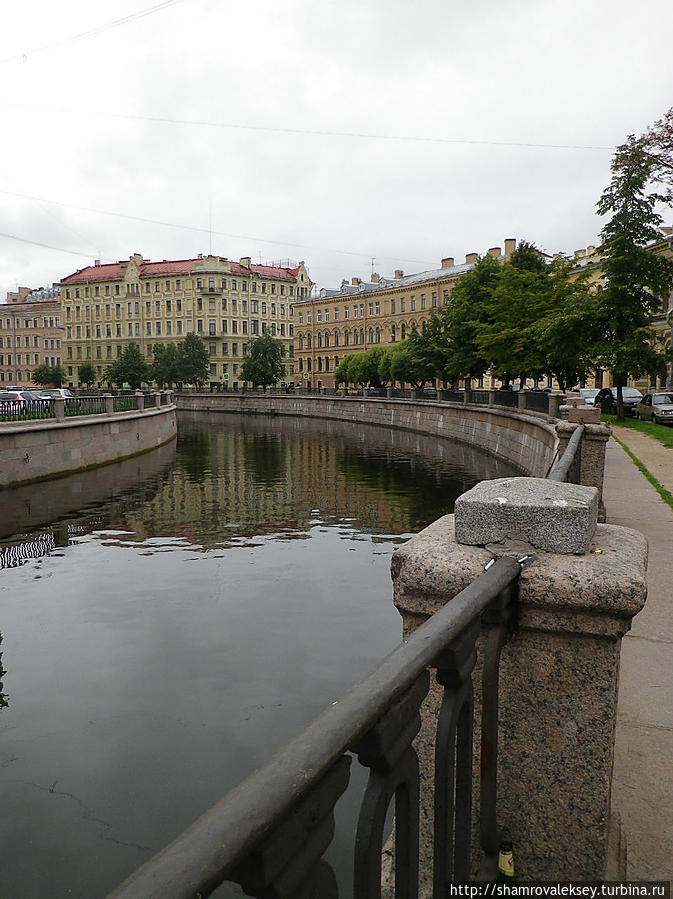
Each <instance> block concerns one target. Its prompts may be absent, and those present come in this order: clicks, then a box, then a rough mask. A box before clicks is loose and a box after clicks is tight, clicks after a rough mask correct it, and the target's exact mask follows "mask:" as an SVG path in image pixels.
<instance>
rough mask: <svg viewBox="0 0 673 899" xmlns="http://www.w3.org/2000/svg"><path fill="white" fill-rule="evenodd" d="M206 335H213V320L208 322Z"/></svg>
mask: <svg viewBox="0 0 673 899" xmlns="http://www.w3.org/2000/svg"><path fill="white" fill-rule="evenodd" d="M208 333H209V334H213V335H214V334H215V319H214V318H211V319H209V320H208Z"/></svg>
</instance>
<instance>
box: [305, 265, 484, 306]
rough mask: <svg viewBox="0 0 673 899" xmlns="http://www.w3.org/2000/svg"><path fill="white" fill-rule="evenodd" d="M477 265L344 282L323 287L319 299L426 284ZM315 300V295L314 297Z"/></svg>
mask: <svg viewBox="0 0 673 899" xmlns="http://www.w3.org/2000/svg"><path fill="white" fill-rule="evenodd" d="M474 266H475V263H474V262H464V263H462V264H461V265H449V266H445V267H443V268H436V269H431V270H429V271H425V272H417V273H416V274H414V275H404V276H403V277H401V278H381V279H380V280H379V281H362V282H360V283H359V284H344V285H343V287H340V288H339V287H337V288H323V289H322V290H321V291H320V297H319V299H323V300H327V299H329V300H333V299H336V298H337V297H347V296H352V295H353V294H363V293H377V292H378V291H380V290H387V289H389V288H391V287H406V286H408V285H409V286H411V285H414V284H425V283H427V282H428V281H439V280H441V279H443V278H450V277H451V276H453V275H462V274H464V273H465V272H469V271H470V269H473V268H474ZM312 299H313V300H315V297H313V298H312Z"/></svg>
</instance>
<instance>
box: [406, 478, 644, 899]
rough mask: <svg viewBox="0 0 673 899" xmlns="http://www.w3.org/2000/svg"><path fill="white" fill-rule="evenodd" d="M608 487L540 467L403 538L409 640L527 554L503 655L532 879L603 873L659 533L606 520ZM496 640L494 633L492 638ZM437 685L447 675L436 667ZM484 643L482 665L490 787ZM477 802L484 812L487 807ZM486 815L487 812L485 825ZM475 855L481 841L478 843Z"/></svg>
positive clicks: (426, 820) (511, 763)
mask: <svg viewBox="0 0 673 899" xmlns="http://www.w3.org/2000/svg"><path fill="white" fill-rule="evenodd" d="M597 514H598V490H597V488H596V487H584V486H580V485H572V484H556V483H553V482H550V481H547V480H543V479H536V478H509V479H499V480H496V481H485V482H482V483H481V484H478V485H477V487H475V488H473V490H471V491H468V493H466V494H464V495H463V496H462V497H460V498H459V499H458V501H457V503H456V509H455V516H454V515H447V516H445V517H444V518H441V519H439V520H438V521H436V522H434V523H433V524H431V525H430V526H429V527H428V528H426V529H425V530H424V531H421V532H420V533H419V534H417V535H416V536H415V537H413V538H412V539H411V540H409V541H408V543H406V544H405V545H404V546H402V547H400V549H398V550H397V551H396V552H395V554H394V556H393V561H392V575H393V583H394V600H395V605H396V606H397V608H398V610H399V611H400V613H401V615H402V618H403V629H404V635H405V637H408V635H409V634H410V633H411V632H413V631H414V630H415V629H416V627H417V626H418V625H419V624H421V623H422V622H423V621H424V620H425V619H426V618H428V617H429V616H430V615H432V614H433V613H434V612H435V611H437V610H438V609H439V608H441V606H443V605H444V604H445V603H446V602H450V601H451V599H452V598H453V597H454V596H455V595H456V594H457V593H458V592H460V591H461V590H462V589H463V588H465V587H466V586H467V585H468V584H469V583H471V582H472V581H473V580H475V578H477V577H478V576H479V575H480V574H481V573H482V572H483V570H484V566H485V565H486V564H487V563H488V562H489V561H490V560H491V559H492V558H494V557H495V556H500V555H511V554H516V556H517V558H521V557H522V556H526V555H527V556H528V557H529V558H528V560H527V561H526V562H525V563H524V565H523V570H522V573H521V576H520V579H519V580H520V583H519V598H518V621H517V625H516V628H515V631H514V633H513V635H512V638H511V640H510V641H509V642H508V643H507V644H506V646H505V648H504V651H503V654H502V657H501V664H500V690H499V754H498V806H497V817H498V825H499V827H501V828H507V830H508V831H509V833H510V834H511V836H512V840H513V845H514V855H515V864H516V867H517V874H518V876H519V877H520V879H522V880H529V879H535V880H549V881H555V880H568V879H577V880H596V879H601V878H603V877H604V874H605V871H606V866H607V864H608V821H609V817H610V788H611V779H612V763H613V749H614V733H615V722H616V711H617V689H618V682H619V652H620V642H621V638H622V636H623V635H624V633H626V631H627V630H628V629H629V627H630V623H631V618H632V617H633V616H634V615H635V614H636V613H637V612H638V611H639V610H640V609H641V608H642V606H643V603H644V601H645V597H646V585H645V568H646V560H647V544H646V541H645V539H644V537H642V535H640V534H639V533H638V532H636V531H633V530H630V529H627V528H619V527H614V526H611V525H605V524H597V523H596V520H597ZM480 639H483V638H480ZM433 682H434V678H433ZM480 694H481V649H479V652H478V660H477V667H476V669H475V700H476V702H475V707H476V711H475V719H476V720H475V743H474V746H475V763H474V771H475V775H474V782H475V789H477V788H478V777H479V732H480ZM440 699H441V693H440V688H439V687H438V686H437V685H436V684H434V683H433V686H432V687H431V691H430V694H429V696H428V699H427V701H426V703H425V705H424V708H423V719H424V724H423V728H422V730H421V732H420V734H419V736H418V738H417V744H416V745H417V750H418V753H419V757H420V760H421V779H422V786H421V792H422V810H421V851H422V859H421V869H422V872H423V873H422V877H421V891H420V895H421V896H422V897H429V896H431V895H432V892H431V868H432V859H431V855H432V816H433V811H432V809H433V796H432V789H433V779H434V775H433V766H434V733H435V730H436V718H437V713H438V707H439V702H440ZM478 810H479V807H478V803H477V802H476V801H475V802H474V806H473V818H474V819H477V818H478ZM477 832H478V821H477V820H475V833H477ZM473 846H474V853H473V854H474V856H475V858H474V862H475V866H476V864H477V863H478V861H479V859H478V858H477V856H478V847H477V843H476V838H475V839H474V840H473Z"/></svg>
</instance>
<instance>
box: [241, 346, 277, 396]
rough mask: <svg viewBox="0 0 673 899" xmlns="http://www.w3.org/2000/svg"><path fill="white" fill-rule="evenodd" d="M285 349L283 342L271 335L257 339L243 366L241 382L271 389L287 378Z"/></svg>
mask: <svg viewBox="0 0 673 899" xmlns="http://www.w3.org/2000/svg"><path fill="white" fill-rule="evenodd" d="M284 355H285V347H284V346H283V342H282V341H281V340H276V339H275V338H274V337H271V335H270V334H264V335H263V336H262V337H256V338H255V339H254V340H253V341H252V342H251V343H250V348H249V352H248V355H247V356H246V358H245V359H244V360H243V365H242V366H241V380H242V381H250V383H251V384H252V386H253V387H257V386H261V387H269V386H270V385H272V384H277V383H278V382H279V381H282V379H283V378H284V377H285V366H284V365H283V356H284Z"/></svg>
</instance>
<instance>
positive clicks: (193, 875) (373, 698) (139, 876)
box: [109, 558, 520, 899]
mask: <svg viewBox="0 0 673 899" xmlns="http://www.w3.org/2000/svg"><path fill="white" fill-rule="evenodd" d="M519 572H520V564H519V563H518V562H517V561H516V560H514V559H511V558H502V559H500V560H498V561H497V562H495V563H494V564H492V565H491V566H490V567H489V569H488V570H487V571H486V572H485V573H484V574H482V575H481V576H480V577H479V578H477V579H476V580H475V581H474V582H473V583H471V584H470V585H469V586H468V587H466V588H465V589H464V590H462V591H461V592H460V593H459V594H458V595H457V596H455V597H454V598H453V599H452V601H451V602H450V603H447V604H446V605H445V606H444V607H443V608H442V609H440V610H439V611H438V612H436V613H435V614H434V615H433V616H432V617H431V618H429V619H428V620H427V621H426V622H425V623H424V624H422V625H421V626H420V627H419V628H418V629H417V630H416V631H415V632H414V633H413V634H412V635H411V637H410V638H409V640H408V641H407V642H406V643H402V644H400V645H399V646H398V647H397V648H396V649H395V650H393V652H392V653H390V655H388V656H387V657H386V658H385V659H384V660H383V662H381V664H380V665H379V666H378V667H377V668H376V669H375V670H374V672H372V674H370V675H369V676H368V677H367V678H365V680H363V681H362V682H361V683H360V684H358V685H357V686H356V687H354V688H353V689H352V690H351V691H350V692H348V693H347V694H346V695H345V696H343V697H342V698H341V699H340V700H338V701H337V702H335V703H334V704H333V705H332V706H331V707H330V708H328V709H327V710H326V711H324V712H323V713H322V714H321V715H319V716H318V717H317V718H316V719H314V721H313V722H312V723H311V724H309V726H308V727H307V728H306V729H305V730H304V731H303V732H302V733H301V734H299V736H297V737H295V738H294V739H293V740H292V741H291V742H290V743H288V744H287V745H286V746H285V747H284V748H283V749H281V750H280V752H279V753H278V754H277V755H276V756H275V757H274V758H273V759H272V760H271V761H270V762H268V763H267V764H266V765H265V766H264V767H263V768H261V769H260V770H258V771H257V772H256V773H254V774H252V775H251V776H250V777H249V778H248V779H247V780H245V781H243V783H241V784H240V785H239V786H238V787H236V788H235V789H234V790H233V791H232V792H231V793H230V794H229V795H228V796H226V797H225V798H224V799H223V800H221V801H220V802H219V803H217V805H215V806H213V807H212V808H211V809H210V810H209V811H207V812H206V813H205V814H204V815H202V816H201V817H200V818H199V819H198V820H197V821H196V822H194V824H192V825H191V827H189V828H188V829H187V830H186V831H185V832H184V833H183V834H181V835H180V836H179V837H178V838H177V839H176V840H175V841H174V842H173V843H171V844H170V845H169V846H168V847H166V848H165V849H164V850H162V851H161V852H159V853H158V854H157V855H156V856H154V858H152V859H150V860H149V861H148V862H147V863H146V864H145V865H144V866H143V867H141V868H140V869H139V870H138V871H137V872H136V873H135V874H133V875H131V877H130V878H128V880H127V881H125V883H124V884H122V885H121V886H120V887H118V888H117V889H115V890H114V891H113V892H112V893H111V894H110V896H109V899H149V897H161V899H192V897H194V896H203V897H205V896H208V895H210V894H211V893H212V892H213V890H215V889H216V888H217V887H218V886H219V885H220V884H221V883H223V882H224V881H225V880H235V881H237V882H244V883H245V885H246V886H245V888H246V892H248V890H249V889H252V890H253V891H252V892H250V893H249V895H267V893H266V892H263V890H264V889H266V888H267V884H268V882H269V881H268V880H267V881H265V883H264V884H262V886H257V887H256V888H255V886H254V883H255V882H256V879H258V878H259V877H260V876H264V875H263V874H260V873H259V867H260V865H261V868H264V869H265V870H266V868H267V865H268V867H269V868H270V869H271V870H272V871H273V870H274V865H275V866H276V867H277V866H278V864H280V863H278V862H277V861H274V860H273V858H274V856H273V853H272V851H271V849H269V848H268V847H269V845H272V844H273V840H274V831H277V830H278V829H283V828H285V829H284V830H283V837H282V840H281V842H282V853H283V855H284V861H283V862H282V864H281V867H282V866H283V865H285V864H286V863H287V861H288V859H287V856H288V853H291V852H292V851H295V852H296V853H299V851H300V849H304V850H305V848H306V847H305V846H304V843H305V841H306V835H304V834H303V833H302V834H300V833H294V831H293V834H294V837H295V842H296V843H297V845H294V844H293V845H288V836H287V830H288V829H292V828H294V830H296V829H297V827H298V825H297V823H296V819H298V818H299V819H301V808H302V801H303V800H304V801H306V798H308V799H310V798H311V795H312V792H315V793H317V794H318V797H319V798H321V795H322V794H324V791H325V790H328V791H330V790H331V792H330V793H329V797H328V798H327V799H325V798H324V797H323V799H322V801H323V804H325V803H326V804H327V805H328V808H327V810H326V811H325V810H323V812H321V815H322V817H330V816H331V811H332V807H333V805H334V803H335V802H336V800H337V799H338V796H339V795H341V793H342V792H343V789H345V784H346V783H347V778H348V775H347V772H346V773H344V771H342V770H341V768H340V767H339V766H341V767H343V768H344V769H346V768H347V764H346V761H345V760H343V756H344V753H345V752H346V751H347V750H352V751H355V752H358V753H359V756H360V761H361V762H362V763H363V764H365V765H366V766H367V767H370V768H371V769H372V777H373V776H374V774H375V773H376V772H378V775H379V777H380V776H381V771H383V772H384V774H385V778H387V782H389V781H390V778H391V777H392V778H393V780H394V778H395V777H397V778H398V780H394V783H397V784H398V789H402V787H404V788H405V789H407V788H408V789H409V790H410V791H411V793H413V783H412V781H413V776H412V775H409V774H408V769H409V766H411V769H413V767H414V763H415V764H416V766H417V760H416V756H415V752H414V751H413V749H411V746H410V743H411V740H412V739H413V737H414V736H415V734H416V732H417V731H418V727H420V719H418V724H417V725H416V724H415V722H416V719H417V717H418V706H419V705H420V702H422V700H423V698H424V695H425V692H427V689H428V685H427V683H423V678H424V676H425V674H424V673H425V671H426V668H427V667H428V666H433V665H434V666H435V667H437V668H438V669H440V670H439V671H438V680H439V681H440V683H443V684H448V686H447V688H446V692H447V693H450V692H451V689H455V686H456V677H457V676H458V674H457V670H454V669H453V668H452V667H451V665H452V662H451V661H450V660H449V657H450V656H451V653H447V650H448V649H450V648H451V649H454V648H455V652H454V653H453V655H455V656H460V657H461V659H462V661H461V663H460V677H462V678H463V679H465V678H467V682H468V683H469V682H470V681H471V673H470V670H469V666H468V670H467V673H466V670H465V661H464V659H465V655H464V653H465V648H464V647H463V646H462V643H461V641H462V642H464V641H465V640H466V639H468V638H469V639H468V642H469V641H471V645H469V646H468V647H467V649H468V653H469V654H473V652H474V640H475V639H476V636H477V633H478V630H479V628H478V622H479V620H480V616H481V615H482V613H483V612H484V611H485V610H486V609H487V608H488V607H489V606H491V604H492V603H493V602H494V600H496V598H497V597H503V599H502V601H501V603H500V604H499V605H498V604H497V603H496V606H498V608H497V609H496V612H495V618H494V619H493V620H492V621H491V623H492V624H497V625H498V626H500V627H501V628H503V632H504V630H506V628H507V621H508V620H509V617H511V614H510V615H508V614H505V615H504V617H503V614H502V609H503V608H504V607H508V608H509V609H510V613H511V603H510V599H511V595H510V594H511V590H510V588H511V586H512V585H514V584H515V583H516V581H517V579H518V576H519ZM508 604H509V605H508ZM491 617H493V616H491ZM475 625H477V627H476V630H475ZM459 647H460V651H459ZM461 652H462V655H461ZM447 672H448V674H447ZM440 673H444V674H445V675H446V676H445V677H444V678H440V676H439V675H440ZM461 689H462V687H461ZM461 701H462V702H465V700H461ZM461 709H462V706H460V707H458V706H457V712H455V714H457V713H458V712H461ZM484 713H485V714H486V707H485V708H484ZM451 714H454V712H452V713H451ZM489 714H490V715H493V714H495V721H496V728H497V704H496V708H495V709H492V708H491V709H490V711H489ZM387 716H392V719H393V720H388V718H387ZM470 728H471V725H470ZM469 752H470V757H471V747H470V750H469ZM487 754H490V755H493V753H492V752H489V753H487ZM410 760H411V761H410ZM414 760H415V761H414ZM402 768H404V771H405V772H406V773H405V774H401V773H400V770H401V769H402ZM467 768H468V769H469V768H471V764H468V765H467ZM462 770H463V773H465V770H466V766H465V764H463V768H462ZM415 776H416V789H417V780H418V774H417V771H416V775H415ZM335 777H336V779H337V780H339V779H342V778H343V777H345V783H343V784H342V783H339V784H337V785H336V786H334V784H333V783H331V782H330V783H329V784H328V781H330V779H331V780H332V781H333V780H334V778H335ZM326 785H327V786H326ZM388 786H389V783H388ZM386 789H388V787H386ZM321 791H322V793H321ZM370 791H373V792H374V793H375V792H376V789H375V788H374V787H372V786H371V781H370V787H368V790H367V793H366V795H365V801H364V802H363V813H364V808H365V804H366V803H369V805H368V809H369V813H370V814H371V807H372V802H373V799H372V795H369V797H368V795H367V794H370ZM386 795H387V799H388V802H389V801H390V795H389V794H386ZM451 795H453V792H451ZM377 801H378V800H377ZM315 802H317V800H314V803H315ZM410 805H413V803H412V802H411V801H410ZM376 807H377V809H378V806H376ZM298 808H299V811H297V809H298ZM386 808H387V803H386ZM494 811H495V810H493V813H494ZM291 812H292V813H293V815H294V817H293V818H292V819H291V820H290V825H287V824H286V821H287V818H288V815H289V814H290V813H291ZM383 814H384V817H385V808H384V810H383ZM446 814H447V815H449V814H450V815H452V814H453V810H452V809H451V810H449V811H447V812H446ZM315 815H316V813H315V811H314V812H313V816H312V817H311V823H310V827H309V829H308V833H309V834H313V833H314V831H315V832H317V831H318V830H319V828H318V824H320V823H321V822H318V824H316V822H315ZM416 816H417V807H416ZM456 816H458V811H456ZM397 817H398V818H400V819H401V818H404V817H405V816H404V815H398V816H397ZM468 819H469V814H468ZM321 820H322V819H321ZM362 822H363V816H361V824H360V827H359V828H358V839H359V840H360V835H361V829H362V833H367V834H369V830H368V828H367V821H365V824H364V825H363V823H362ZM440 824H441V822H440ZM382 826H383V821H382V820H381V827H382ZM405 826H406V827H408V828H409V833H411V834H412V835H413V831H414V826H413V822H409V821H407V822H406V824H405V823H404V822H403V821H401V820H398V821H397V822H396V828H397V834H398V840H400V839H402V838H404V835H405V834H404V833H401V829H402V830H403V829H404V827H405ZM415 826H416V836H417V827H418V822H417V820H416V825H415ZM438 826H439V825H438ZM371 827H372V828H373V832H374V834H376V833H378V831H376V828H375V827H374V825H371ZM465 831H466V826H465V821H463V827H462V832H461V833H460V834H458V835H457V837H456V845H457V844H458V842H460V843H461V846H463V847H467V849H466V851H467V852H468V853H469V842H470V841H469V833H468V834H466V832H465ZM467 831H469V820H468V823H467ZM330 838H331V837H328V839H327V843H329V839H330ZM279 839H280V838H279ZM260 844H263V846H264V847H266V848H263V849H260ZM398 846H399V842H398ZM324 848H325V846H322V845H320V846H318V849H317V851H316V852H314V854H313V856H312V857H310V858H309V859H308V861H307V860H306V859H305V858H302V860H301V862H302V864H303V865H304V867H303V868H301V870H302V871H304V868H305V867H306V866H307V865H308V870H309V873H310V872H311V871H313V870H314V866H315V865H319V866H322V867H320V874H321V875H324V874H325V870H326V869H328V867H329V866H327V865H326V863H325V862H324V861H321V856H322V851H323V850H324ZM255 850H257V851H258V852H260V853H262V854H263V855H264V858H265V860H266V863H265V864H261V862H257V863H256V864H255V865H253V869H252V870H253V873H252V874H251V869H250V868H247V869H246V866H245V864H243V863H244V861H245V859H246V857H247V856H249V855H250V854H251V853H253V852H254V851H255ZM279 851H280V850H279ZM356 851H357V850H356ZM373 851H374V852H378V853H380V851H381V847H380V845H379V846H378V848H377V847H376V846H374V847H373ZM360 852H361V854H362V855H363V856H364V857H367V856H368V852H369V848H368V847H367V846H365V847H364V849H362V847H360ZM264 853H265V854H264ZM412 855H413V847H412ZM270 859H271V860H270ZM417 863H418V848H417V847H416V865H417ZM441 863H442V864H444V865H446V859H445V858H443V859H441ZM410 864H411V868H410V869H409V870H410V871H411V873H410V874H409V873H408V875H407V876H409V877H410V878H411V879H413V860H412V862H411V863H410ZM300 867H301V865H300ZM365 867H368V869H371V867H372V866H371V864H369V865H367V866H365ZM374 867H375V866H374ZM468 868H469V862H467V863H466V862H465V860H464V859H463V861H462V862H461V867H460V870H461V871H462V873H463V876H469V875H468V874H467V873H466V872H467V870H468ZM293 871H294V869H293ZM304 874H305V872H304ZM304 874H302V875H301V876H302V877H303V876H304ZM294 875H295V876H299V875H297V874H296V871H294ZM269 876H271V875H269ZM311 876H314V875H313V874H312V875H311ZM315 876H316V877H317V876H319V875H318V874H315ZM330 877H331V878H332V879H331V880H330V879H329V878H328V881H325V882H329V883H333V874H331V875H330ZM360 877H361V878H364V879H361V881H359V882H360V883H361V886H360V887H357V886H356V895H358V896H369V895H374V894H375V887H374V886H373V885H372V888H371V889H372V892H370V891H368V889H367V887H366V886H364V887H363V886H362V884H365V883H368V882H369V881H367V880H366V875H363V874H361V875H360ZM246 878H247V880H246ZM251 878H252V879H251ZM411 879H410V882H411ZM321 882H322V881H321ZM251 883H252V886H250V884H251ZM357 883H358V875H357V865H356V884H357ZM255 889H257V890H259V892H255ZM317 894H319V895H323V893H322V892H319V893H317ZM324 895H326V896H327V895H329V896H332V895H336V893H334V892H333V891H330V892H325V893H324ZM405 895H406V893H405ZM409 895H411V894H409Z"/></svg>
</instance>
